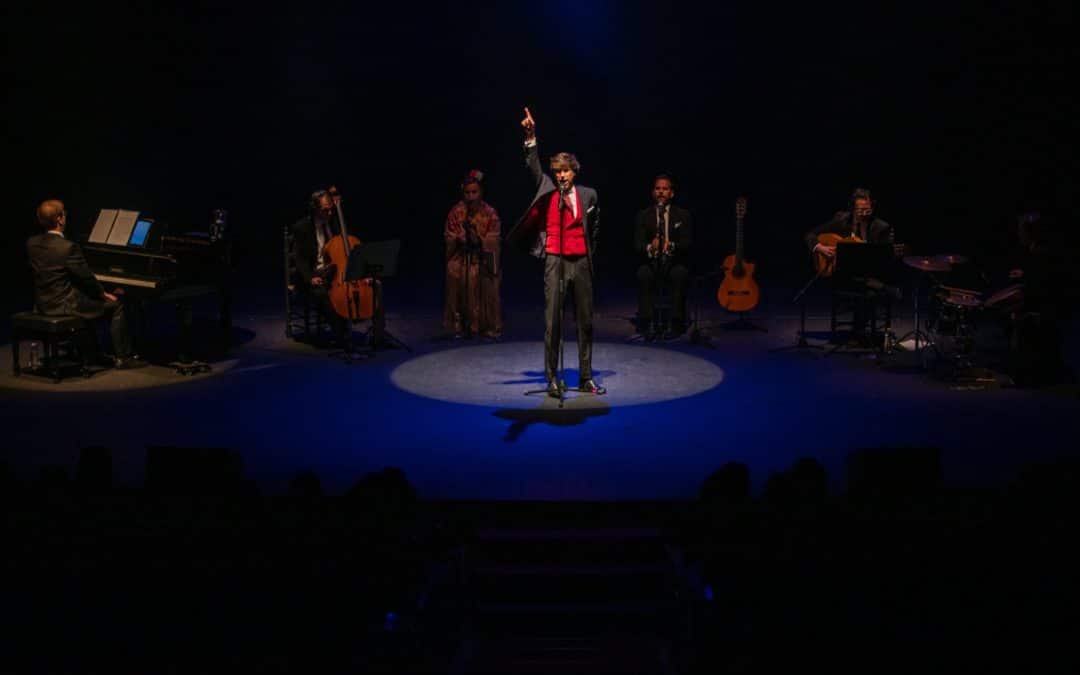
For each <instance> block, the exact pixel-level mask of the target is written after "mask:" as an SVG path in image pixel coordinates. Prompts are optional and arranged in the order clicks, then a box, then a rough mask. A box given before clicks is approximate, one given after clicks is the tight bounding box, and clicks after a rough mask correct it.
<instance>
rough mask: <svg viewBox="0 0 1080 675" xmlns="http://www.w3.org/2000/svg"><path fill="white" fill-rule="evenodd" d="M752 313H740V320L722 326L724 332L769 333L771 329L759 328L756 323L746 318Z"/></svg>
mask: <svg viewBox="0 0 1080 675" xmlns="http://www.w3.org/2000/svg"><path fill="white" fill-rule="evenodd" d="M749 314H750V312H739V318H737V319H735V320H734V321H728V322H727V323H722V324H720V327H721V328H723V329H724V330H757V331H761V332H763V333H768V332H769V329H768V328H766V327H765V326H759V325H757V324H756V323H754V322H752V321H750V319H748V318H746V317H747V316H748V315H749Z"/></svg>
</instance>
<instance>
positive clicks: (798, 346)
mask: <svg viewBox="0 0 1080 675" xmlns="http://www.w3.org/2000/svg"><path fill="white" fill-rule="evenodd" d="M820 278H821V272H820V271H819V272H818V273H817V274H815V275H814V276H812V277H811V278H810V281H807V282H806V284H805V285H803V287H802V288H800V289H799V292H798V293H796V294H795V297H793V298H792V299H791V301H792V302H797V303H799V330H797V331H796V332H795V334H796V336H798V338H799V339H798V340H797V341H796V342H795V344H793V345H787V346H784V347H776V348H773V349H770V350H769V353H773V352H786V351H790V350H795V351H799V350H803V349H822V350H824V349H825V347H824V345H812V344H810V343H809V342H807V341H806V292H807V291H809V290H810V287H811V286H813V285H814V283H815V282H817V280H818V279H820Z"/></svg>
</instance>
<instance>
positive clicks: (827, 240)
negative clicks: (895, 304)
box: [804, 188, 907, 340]
mask: <svg viewBox="0 0 1080 675" xmlns="http://www.w3.org/2000/svg"><path fill="white" fill-rule="evenodd" d="M804 241H805V242H806V247H807V249H808V250H809V251H810V254H811V256H812V257H813V259H814V266H815V268H816V270H817V276H819V277H830V276H833V274H834V273H835V272H836V269H837V264H836V263H837V246H838V245H840V244H845V243H859V244H862V243H865V244H884V245H889V246H891V247H892V254H893V256H894V257H896V258H899V257H901V256H903V255H904V253H905V251H906V248H907V247H906V246H905V245H904V244H897V243H896V233H895V231H894V230H893V227H892V225H890V224H889V223H887V222H885V221H884V220H882V219H881V218H875V217H874V200H873V197H872V196H871V194H870V191H869V190H867V189H865V188H856V189H855V190H854V191H852V193H851V197H850V198H849V200H848V209H847V210H846V211H838V212H837V213H836V214H835V215H834V216H833V218H832V219H831V220H829V221H828V222H826V223H823V224H821V225H819V226H817V227H815V228H813V229H811V230H810V231H809V232H807V233H806V235H805V237H804ZM887 273H888V270H887V269H885V268H884V265H882V269H873V270H869V271H863V272H861V273H860V275H859V276H851V278H849V279H846V282H845V283H850V284H856V285H858V286H859V287H861V288H865V289H869V290H871V291H875V293H874V294H873V295H871V296H869V298H868V300H867V302H864V303H861V304H860V305H859V306H858V307H857V308H856V310H855V318H854V333H855V335H854V337H856V338H857V339H859V340H862V339H864V338H868V337H869V336H867V335H866V330H867V327H868V326H869V325H870V324H871V317H872V316H873V311H874V309H875V299H882V301H887V299H888V298H890V297H891V298H894V299H898V298H899V297H900V295H901V294H900V289H899V288H896V287H894V286H890V285H888V284H887V283H886V282H885V281H883V280H884V279H885V278H886V276H887Z"/></svg>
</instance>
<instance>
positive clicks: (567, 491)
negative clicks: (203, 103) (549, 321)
mask: <svg viewBox="0 0 1080 675" xmlns="http://www.w3.org/2000/svg"><path fill="white" fill-rule="evenodd" d="M789 291H790V289H767V296H766V297H768V298H772V302H766V303H763V305H762V306H761V307H760V308H759V309H758V310H757V311H755V312H754V313H753V317H752V318H753V320H754V322H756V323H757V324H759V325H760V327H762V328H766V329H767V332H765V331H738V330H725V329H723V328H721V327H720V324H721V323H723V322H725V321H728V320H730V318H731V317H729V316H726V315H725V314H724V313H723V311H722V310H720V308H719V307H716V306H712V307H709V306H704V305H703V308H702V310H701V318H702V328H704V329H705V332H706V334H707V336H708V338H709V340H708V344H702V343H698V344H695V343H692V342H691V341H690V340H689V339H688V338H687V336H683V337H682V338H680V339H678V340H674V341H671V342H667V343H653V344H643V343H640V342H636V341H631V342H628V341H627V338H629V337H630V336H631V335H632V333H633V327H632V325H631V323H630V321H629V320H628V319H629V317H630V316H631V315H632V314H633V304H632V298H630V297H629V295H628V294H622V295H621V296H620V295H617V294H615V293H608V294H607V296H606V297H607V298H608V299H607V300H606V301H605V302H602V303H598V307H597V317H596V344H595V348H594V360H593V363H594V369H595V371H596V377H597V379H598V380H599V381H600V382H601V383H602V384H604V385H605V386H606V387H607V388H608V390H609V393H608V394H607V395H605V396H593V395H589V394H584V393H578V392H575V391H570V392H569V393H568V398H567V401H566V404H565V406H564V408H562V409H560V408H559V406H558V401H557V400H555V399H551V398H548V397H547V396H545V395H543V394H533V395H526V394H525V392H527V391H530V390H535V389H540V388H543V385H544V378H543V372H542V363H541V356H542V342H541V341H540V340H539V338H540V337H541V335H542V330H543V327H542V320H541V319H540V313H539V307H538V305H537V304H536V303H535V302H532V301H530V300H526V301H512V302H508V303H507V320H506V324H507V331H506V334H505V336H504V339H503V341H502V342H501V343H494V344H483V343H478V342H476V341H469V340H463V341H448V340H443V339H439V337H438V334H439V332H440V326H439V321H440V316H441V314H440V312H441V307H439V306H437V305H434V304H427V305H423V304H410V303H407V302H402V303H400V304H398V305H397V306H392V307H391V309H390V310H389V313H388V329H389V330H390V331H391V332H392V333H393V334H394V335H395V336H397V337H399V338H400V339H401V340H402V341H403V342H405V343H406V344H407V345H408V346H409V347H411V348H412V350H413V351H412V352H409V351H406V350H404V349H400V348H397V349H392V350H387V351H381V352H378V353H377V355H376V356H375V357H374V358H371V359H367V360H362V361H357V362H354V363H352V364H346V363H344V362H343V361H342V360H341V359H339V358H336V357H333V356H331V355H330V352H331V350H329V349H320V348H316V347H313V346H310V345H307V344H303V343H299V342H295V341H292V340H289V339H287V338H286V337H285V335H284V329H283V322H282V318H281V315H280V311H278V310H277V309H276V308H275V307H274V300H273V298H274V296H273V295H272V294H271V293H270V292H269V290H268V291H267V293H265V294H263V295H259V296H255V297H251V296H249V297H247V298H246V299H244V298H243V297H241V299H240V300H239V301H238V309H237V311H236V314H235V324H236V329H235V336H236V339H237V341H238V342H239V344H237V345H236V347H235V348H234V349H233V350H232V352H231V353H230V354H229V356H228V358H226V359H223V360H219V361H217V362H216V363H214V370H213V371H212V372H211V373H209V374H203V375H196V376H190V377H184V376H181V375H177V374H175V373H173V372H172V371H171V370H169V369H168V368H167V367H164V366H160V365H149V366H147V367H145V368H141V369H138V370H133V371H105V372H101V373H98V374H96V375H95V376H93V377H92V378H90V379H86V380H83V379H81V378H72V379H67V380H64V381H63V382H62V383H60V384H53V383H51V382H50V381H48V380H44V379H42V378H37V377H33V376H23V377H21V378H14V377H12V376H11V372H10V365H9V364H10V358H11V357H10V352H9V349H10V346H9V345H5V346H4V347H3V351H2V352H0V363H2V364H4V372H3V375H2V376H0V397H2V401H3V403H2V405H3V406H4V409H5V411H6V415H5V417H6V419H7V420H8V428H9V431H8V434H7V439H8V442H7V444H6V445H5V448H4V451H3V455H2V460H3V461H5V462H7V463H9V464H10V465H11V466H12V467H13V468H14V470H15V472H16V474H17V475H19V476H20V477H22V478H24V479H32V478H33V477H34V476H35V475H36V472H37V471H39V470H40V468H42V467H44V466H49V465H59V466H62V467H66V468H69V469H70V468H71V467H73V466H74V463H75V461H76V459H77V457H78V453H79V450H80V449H81V448H83V447H86V446H90V445H102V446H105V447H107V448H109V449H110V450H111V451H112V455H113V462H114V472H115V480H116V482H117V484H120V485H125V484H127V485H133V486H134V485H138V484H140V483H141V481H142V479H143V472H144V462H145V452H146V447H147V446H149V445H171V446H182V447H209V448H229V449H232V450H235V451H237V452H238V453H240V455H241V456H242V458H243V463H244V473H245V475H246V476H247V477H249V478H251V479H253V480H254V481H255V482H256V483H257V484H258V486H259V487H260V488H261V489H262V490H263V491H264V492H266V493H275V492H282V491H284V490H285V489H286V488H287V486H288V484H289V481H290V479H291V478H292V477H293V476H294V475H295V474H296V473H297V472H298V471H301V470H312V471H314V472H316V473H317V474H318V475H319V477H320V478H321V480H322V482H323V485H324V486H325V488H326V490H327V491H328V492H329V493H331V494H339V493H341V492H342V491H344V490H345V489H346V488H347V487H348V486H349V485H351V484H352V483H353V482H354V481H355V480H356V479H357V478H359V477H360V476H361V475H363V474H364V473H366V472H368V471H372V470H376V469H380V468H382V467H386V466H397V467H400V468H402V469H403V470H404V471H405V472H406V474H407V476H408V477H409V479H410V480H411V481H412V482H413V483H414V485H416V487H417V489H418V491H419V492H420V494H421V496H422V497H424V498H429V499H468V500H665V499H681V498H690V497H693V496H694V495H695V494H696V493H697V490H698V488H699V486H700V484H701V481H702V480H703V479H704V477H705V476H706V475H708V474H709V473H710V472H711V471H713V470H714V469H716V468H717V467H719V466H720V465H721V464H723V463H724V462H728V461H732V460H735V461H740V462H745V463H746V464H748V465H749V467H750V469H751V475H752V478H753V481H754V485H755V487H757V488H760V487H761V485H762V484H763V483H764V481H765V480H766V479H767V478H768V475H769V473H770V472H773V471H778V470H782V469H785V468H788V467H789V466H790V465H791V464H792V462H793V461H794V460H796V459H797V458H800V457H814V458H817V459H819V460H820V461H821V462H822V463H823V464H824V465H825V467H826V468H827V470H828V471H829V477H830V482H831V483H832V487H833V489H834V490H842V489H843V487H844V481H845V458H846V456H847V454H848V453H849V452H851V451H853V450H856V449H859V448H874V447H897V448H901V447H937V448H940V449H941V450H942V453H943V462H944V469H945V476H946V479H947V480H948V481H949V482H950V483H953V484H994V483H999V482H1001V481H1003V480H1007V479H1009V478H1010V477H1011V476H1012V475H1013V473H1014V472H1015V470H1016V469H1017V467H1018V466H1020V465H1021V464H1022V463H1024V462H1027V461H1029V460H1035V459H1040V458H1047V457H1051V456H1055V455H1069V454H1075V452H1076V451H1075V442H1074V439H1073V438H1072V434H1073V431H1074V426H1073V425H1074V424H1075V415H1076V413H1077V412H1078V411H1080V398H1078V396H1077V393H1076V388H1075V386H1070V385H1064V386H1059V387H1049V388H1043V389H1039V390H1025V389H1017V388H1010V387H1008V386H1003V384H1002V383H1003V382H1004V383H1005V384H1007V381H1005V379H1004V378H1002V379H1001V380H996V381H989V382H982V383H972V382H966V383H957V382H950V381H944V380H941V379H937V378H935V377H932V376H930V375H928V374H927V373H925V372H922V371H919V370H918V369H913V368H910V367H906V366H910V365H913V363H903V362H896V363H892V364H886V365H883V364H881V363H879V362H878V361H877V360H876V359H875V358H874V356H873V354H872V353H859V352H849V351H847V350H842V351H840V352H838V353H835V354H833V355H830V356H828V357H823V356H822V352H821V351H819V350H802V349H798V348H793V349H783V348H784V347H792V346H794V345H795V343H796V331H797V330H798V318H799V317H798V311H797V308H796V307H795V306H793V305H790V304H789V303H787V302H786V299H787V298H789V297H790V295H791V294H792V293H791V292H789ZM808 316H809V318H808V322H807V332H808V336H809V338H810V342H811V343H813V344H823V342H824V338H826V337H827V329H828V314H827V306H825V305H822V304H821V303H820V299H812V302H811V305H810V310H809V315H808ZM910 324H911V318H910V309H906V310H905V309H904V308H901V313H900V317H899V318H898V320H897V322H896V323H895V326H894V329H895V331H896V332H897V333H898V334H900V333H903V332H906V330H907V329H908V328H909V327H910ZM573 330H574V327H573V324H572V322H571V323H569V324H568V336H570V335H573ZM1075 333H1076V332H1075V331H1072V332H1071V333H1070V334H1069V338H1068V343H1069V344H1070V345H1075V343H1076V339H1075V337H1076V335H1075ZM777 349H779V351H774V350H777ZM1069 349H1070V351H1069V352H1068V353H1069V358H1070V359H1072V363H1073V364H1074V367H1075V363H1076V362H1075V356H1074V355H1075V354H1076V353H1077V352H1076V350H1075V348H1073V347H1070V348H1069ZM24 354H25V351H24ZM24 358H25V356H24ZM566 367H567V372H566V379H567V381H568V384H569V385H570V386H571V387H574V386H575V385H576V384H577V350H576V344H575V343H574V342H572V341H569V337H568V342H567V345H566Z"/></svg>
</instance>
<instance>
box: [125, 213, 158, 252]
mask: <svg viewBox="0 0 1080 675" xmlns="http://www.w3.org/2000/svg"><path fill="white" fill-rule="evenodd" d="M153 224H154V221H152V220H139V221H137V222H136V223H135V229H133V230H132V231H131V238H130V239H128V243H127V245H128V246H136V247H139V248H142V247H144V246H146V238H147V237H148V236H149V235H150V228H151V226H153Z"/></svg>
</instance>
